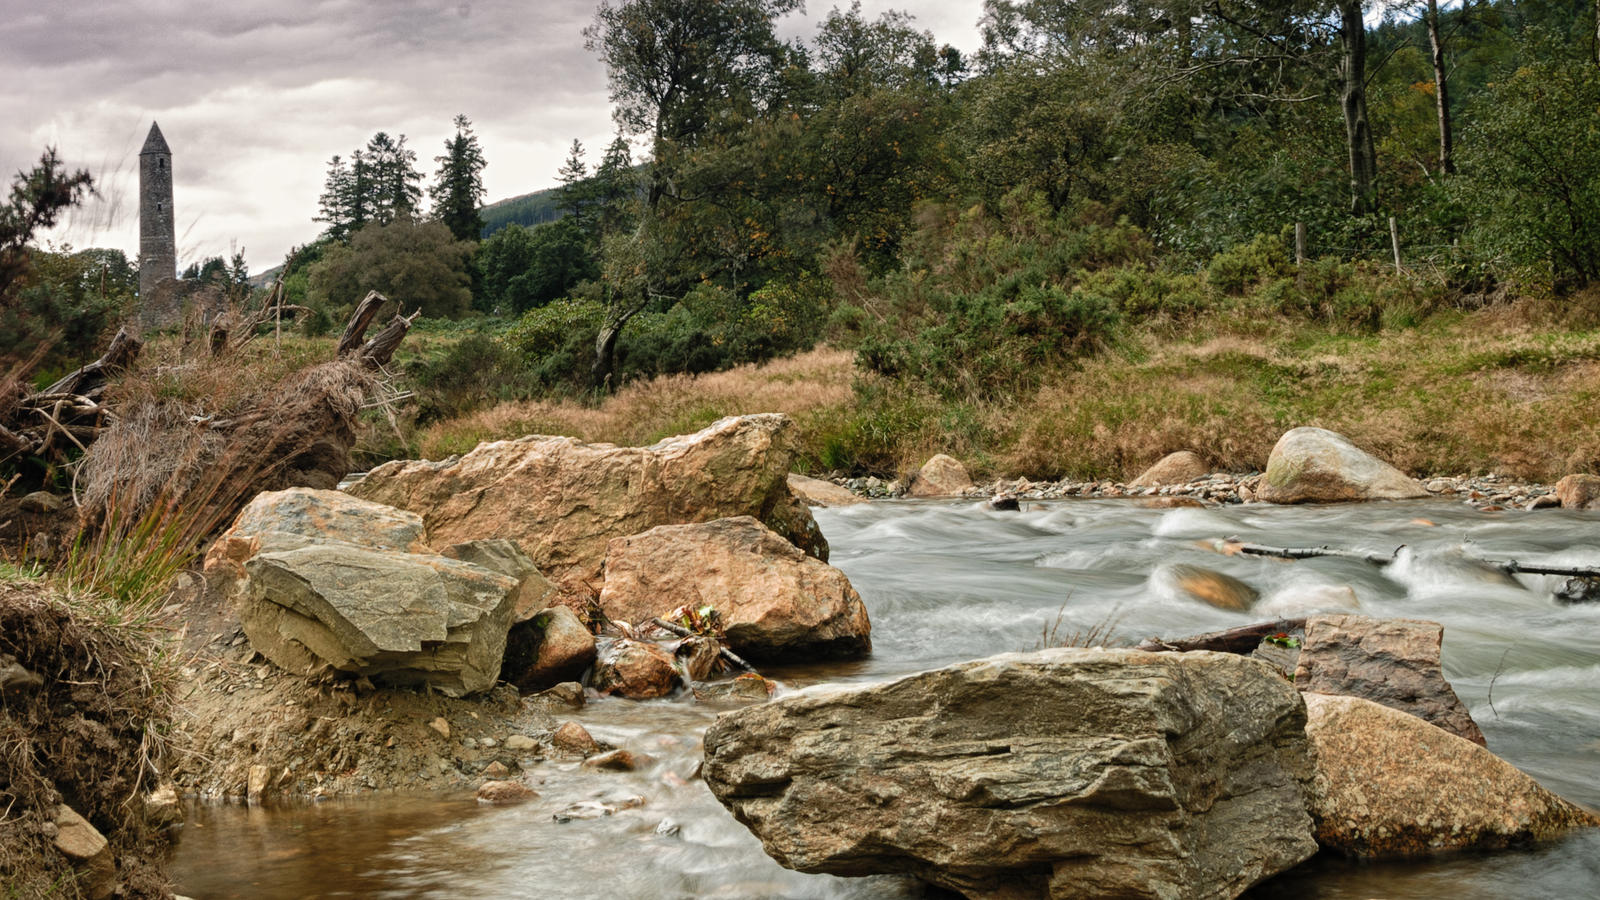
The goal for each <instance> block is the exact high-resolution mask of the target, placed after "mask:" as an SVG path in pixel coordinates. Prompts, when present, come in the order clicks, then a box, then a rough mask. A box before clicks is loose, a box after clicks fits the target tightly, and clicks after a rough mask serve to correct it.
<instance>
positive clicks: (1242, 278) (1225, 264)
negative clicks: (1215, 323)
mask: <svg viewBox="0 0 1600 900" xmlns="http://www.w3.org/2000/svg"><path fill="white" fill-rule="evenodd" d="M1292 274H1294V267H1293V266H1292V265H1291V264H1290V258H1289V248H1288V247H1287V246H1285V244H1284V240H1283V238H1282V237H1279V236H1277V235H1270V234H1258V235H1256V236H1255V239H1254V240H1252V241H1250V243H1248V244H1235V245H1234V246H1233V247H1231V248H1229V249H1227V250H1224V251H1223V252H1221V253H1218V254H1217V255H1216V256H1214V257H1212V258H1211V261H1210V262H1209V263H1206V283H1207V284H1210V285H1211V286H1212V287H1214V288H1216V289H1217V290H1219V291H1222V292H1224V293H1228V294H1241V293H1243V292H1244V290H1245V288H1248V287H1253V286H1255V285H1258V284H1262V283H1263V282H1266V281H1269V280H1271V279H1274V278H1281V277H1283V276H1286V275H1292Z"/></svg>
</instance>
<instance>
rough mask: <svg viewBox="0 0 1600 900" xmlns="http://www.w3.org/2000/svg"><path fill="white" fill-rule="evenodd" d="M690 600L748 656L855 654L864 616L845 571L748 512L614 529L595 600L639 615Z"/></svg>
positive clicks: (862, 639) (626, 617) (612, 612)
mask: <svg viewBox="0 0 1600 900" xmlns="http://www.w3.org/2000/svg"><path fill="white" fill-rule="evenodd" d="M684 605H689V606H691V607H694V608H699V607H702V606H707V605H709V606H711V607H714V608H715V609H716V610H717V612H718V613H719V614H721V620H722V624H723V626H724V629H725V636H726V639H727V642H728V646H730V647H731V648H733V650H734V651H735V652H737V653H738V654H740V655H741V656H748V657H752V658H755V659H765V660H774V659H799V658H815V657H821V656H831V657H853V656H861V655H864V654H866V653H868V652H870V651H871V649H872V623H871V622H869V621H868V620H867V608H866V606H865V605H864V604H862V602H861V595H859V594H857V593H856V590H855V588H853V587H851V586H850V579H848V578H846V577H845V574H844V573H843V572H841V571H839V570H838V569H836V568H834V567H833V566H830V565H828V564H827V563H825V562H820V561H818V560H816V559H813V558H812V557H810V556H807V555H806V554H804V553H802V552H800V551H799V550H798V549H796V548H795V547H794V545H792V544H790V543H789V542H788V541H786V540H784V539H783V538H782V537H781V536H780V535H778V534H777V533H775V532H773V531H772V530H771V529H770V528H767V527H766V526H765V525H763V524H761V523H760V522H759V521H757V520H756V519H754V518H752V517H750V516H738V517H735V518H731V519H718V520H716V521H714V522H705V523H701V524H696V525H662V526H660V527H658V528H652V529H650V530H649V531H646V532H645V533H643V534H635V535H632V536H629V537H620V538H615V539H613V540H612V541H611V545H610V548H609V550H608V551H607V553H606V580H605V585H604V586H603V587H602V588H601V590H600V608H601V609H602V610H603V611H604V612H605V614H606V615H607V616H608V617H610V618H611V619H613V620H615V621H622V622H633V623H639V622H644V621H647V620H649V619H650V618H652V617H654V616H665V615H667V614H668V613H669V612H671V611H672V610H674V609H676V608H678V607H680V606H684Z"/></svg>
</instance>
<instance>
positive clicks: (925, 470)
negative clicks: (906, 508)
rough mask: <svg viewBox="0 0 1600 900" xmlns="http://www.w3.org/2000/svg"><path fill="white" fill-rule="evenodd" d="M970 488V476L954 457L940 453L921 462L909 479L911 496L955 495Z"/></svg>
mask: <svg viewBox="0 0 1600 900" xmlns="http://www.w3.org/2000/svg"><path fill="white" fill-rule="evenodd" d="M970 490H972V476H970V475H968V474H967V467H966V466H963V465H962V464H961V463H960V462H959V461H958V460H956V459H955V458H954V457H950V456H946V455H944V454H943V453H940V454H938V455H936V456H934V457H933V458H931V459H929V460H928V461H927V462H925V463H923V464H922V468H921V469H919V470H918V471H917V474H916V477H915V478H912V479H911V490H910V492H909V493H910V495H911V496H913V497H955V496H959V495H961V494H964V493H966V492H967V491H970Z"/></svg>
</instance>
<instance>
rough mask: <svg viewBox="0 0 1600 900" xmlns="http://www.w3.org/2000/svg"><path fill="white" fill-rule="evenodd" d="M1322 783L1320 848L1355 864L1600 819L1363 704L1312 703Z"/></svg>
mask: <svg viewBox="0 0 1600 900" xmlns="http://www.w3.org/2000/svg"><path fill="white" fill-rule="evenodd" d="M1306 710H1307V715H1308V720H1307V724H1306V734H1307V735H1308V736H1309V737H1310V739H1311V743H1312V745H1313V747H1314V748H1315V751H1316V753H1315V758H1316V766H1317V777H1316V782H1315V787H1314V789H1313V790H1312V792H1311V813H1312V815H1313V816H1314V817H1315V819H1316V823H1317V842H1318V843H1319V844H1321V845H1322V846H1324V847H1327V848H1329V849H1332V850H1337V851H1338V852H1340V853H1344V854H1346V855H1349V856H1357V857H1363V858H1380V859H1398V858H1411V857H1421V856H1428V855H1432V854H1435V853H1442V852H1450V851H1462V850H1496V849H1500V848H1503V847H1509V846H1514V845H1519V844H1526V843H1531V842H1533V841H1540V840H1546V839H1549V838H1552V837H1555V836H1556V835H1559V834H1561V833H1562V832H1564V831H1566V830H1568V829H1570V828H1575V827H1590V826H1596V825H1600V818H1596V816H1595V815H1594V814H1593V813H1591V812H1589V811H1587V810H1585V809H1583V808H1581V807H1579V806H1577V805H1575V804H1573V803H1571V802H1569V801H1567V800H1564V799H1562V798H1561V797H1558V796H1556V795H1555V794H1552V793H1551V792H1549V791H1547V790H1545V789H1544V788H1543V787H1541V786H1540V785H1539V783H1538V782H1536V781H1534V780H1533V779H1532V778H1530V777H1528V776H1527V775H1525V774H1523V773H1522V772H1520V771H1518V770H1517V769H1516V767H1514V766H1512V765H1511V764H1510V763H1508V762H1506V761H1505V760H1503V759H1501V758H1499V757H1498V756H1495V755H1494V754H1493V753H1490V752H1489V751H1488V750H1485V749H1484V748H1483V747H1480V746H1479V745H1477V744H1474V743H1472V742H1471V741H1468V740H1465V739H1463V738H1459V737H1457V736H1455V735H1453V734H1450V733H1448V732H1446V731H1444V730H1443V729H1441V728H1438V727H1436V726H1434V725H1431V724H1429V723H1427V722H1424V721H1423V720H1422V719H1419V718H1417V717H1416V716H1412V715H1408V714H1406V713H1403V712H1400V711H1399V710H1394V709H1390V708H1389V707H1387V706H1382V705H1379V704H1377V703H1373V702H1372V701H1370V700H1363V699H1361V698H1359V697H1334V696H1330V695H1326V694H1307V695H1306Z"/></svg>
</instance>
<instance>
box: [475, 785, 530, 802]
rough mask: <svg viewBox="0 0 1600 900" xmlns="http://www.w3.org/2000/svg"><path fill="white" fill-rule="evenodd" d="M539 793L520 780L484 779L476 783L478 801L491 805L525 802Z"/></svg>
mask: <svg viewBox="0 0 1600 900" xmlns="http://www.w3.org/2000/svg"><path fill="white" fill-rule="evenodd" d="M538 796H539V795H538V794H537V793H534V790H533V789H532V788H530V787H528V786H527V785H525V784H523V783H522V782H520V781H485V782H484V783H483V784H481V785H478V802H479V803H487V804H489V805H491V806H507V805H509V804H512V803H525V802H527V801H529V800H533V799H535V798H536V797H538Z"/></svg>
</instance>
